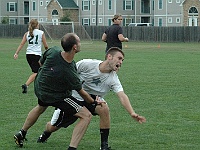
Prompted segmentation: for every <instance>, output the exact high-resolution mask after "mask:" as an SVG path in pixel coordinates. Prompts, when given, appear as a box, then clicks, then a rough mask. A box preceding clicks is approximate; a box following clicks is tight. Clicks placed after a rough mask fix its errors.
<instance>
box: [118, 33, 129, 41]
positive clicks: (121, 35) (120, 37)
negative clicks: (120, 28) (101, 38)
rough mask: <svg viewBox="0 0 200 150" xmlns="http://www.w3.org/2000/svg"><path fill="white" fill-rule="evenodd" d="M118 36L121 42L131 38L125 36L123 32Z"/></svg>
mask: <svg viewBox="0 0 200 150" xmlns="http://www.w3.org/2000/svg"><path fill="white" fill-rule="evenodd" d="M118 38H119V40H120V41H121V42H128V40H129V39H128V38H127V37H126V38H125V37H124V36H123V34H119V35H118Z"/></svg>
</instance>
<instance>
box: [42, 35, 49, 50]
mask: <svg viewBox="0 0 200 150" xmlns="http://www.w3.org/2000/svg"><path fill="white" fill-rule="evenodd" d="M42 43H43V45H44V48H45V49H46V50H47V49H48V45H47V40H46V37H45V34H44V33H43V34H42Z"/></svg>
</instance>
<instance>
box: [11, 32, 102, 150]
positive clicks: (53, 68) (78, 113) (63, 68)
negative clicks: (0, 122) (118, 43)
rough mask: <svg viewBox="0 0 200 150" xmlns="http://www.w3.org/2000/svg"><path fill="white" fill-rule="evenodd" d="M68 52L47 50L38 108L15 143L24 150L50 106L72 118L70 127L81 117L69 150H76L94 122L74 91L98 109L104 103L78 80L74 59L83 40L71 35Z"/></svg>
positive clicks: (67, 39) (66, 41)
mask: <svg viewBox="0 0 200 150" xmlns="http://www.w3.org/2000/svg"><path fill="white" fill-rule="evenodd" d="M61 45H62V48H63V50H64V51H61V50H60V49H59V48H58V47H52V48H50V49H48V50H47V51H45V53H44V54H43V56H42V57H41V59H40V64H41V67H40V69H39V71H38V74H37V76H36V79H35V84H34V85H35V94H36V96H37V98H38V105H37V106H36V107H34V108H33V109H32V110H31V111H30V112H29V114H28V116H27V118H26V121H25V123H24V125H23V127H22V129H21V130H20V131H19V132H18V133H17V134H15V135H14V139H15V143H16V144H17V145H19V146H20V147H22V146H23V142H24V139H25V136H26V133H27V131H28V129H29V128H30V127H31V126H32V125H33V124H34V123H35V122H36V121H37V119H38V117H39V116H40V115H41V114H42V113H43V112H44V111H45V110H46V108H47V107H48V106H53V107H56V108H59V109H61V110H62V111H64V113H65V114H66V115H67V116H68V118H69V119H70V121H69V124H68V125H70V124H72V123H74V122H75V121H76V120H77V119H78V118H79V119H80V121H79V123H78V124H77V125H76V126H75V128H74V131H73V134H72V139H71V142H70V145H69V148H68V150H76V148H77V147H78V144H79V143H80V141H81V139H82V137H83V135H84V133H85V131H86V129H87V127H88V125H89V122H90V120H91V117H92V115H91V113H90V112H89V111H88V110H87V108H86V107H85V106H83V104H82V103H81V102H79V101H78V100H77V99H75V98H74V97H72V96H71V91H72V90H76V91H77V92H78V93H79V94H80V96H81V97H82V98H83V99H84V100H86V101H87V102H88V103H93V104H94V105H95V106H96V105H97V104H101V103H102V102H101V101H99V100H98V98H97V99H96V101H94V99H93V98H92V97H91V96H90V95H89V94H88V93H87V92H86V91H85V90H83V89H82V83H81V81H80V79H79V77H78V74H77V69H76V64H75V62H74V60H73V59H74V56H75V54H76V53H78V52H80V39H79V37H78V36H77V35H76V34H74V33H68V34H66V35H64V36H63V37H62V39H61Z"/></svg>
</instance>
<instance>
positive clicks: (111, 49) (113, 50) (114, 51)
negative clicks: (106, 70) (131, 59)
mask: <svg viewBox="0 0 200 150" xmlns="http://www.w3.org/2000/svg"><path fill="white" fill-rule="evenodd" d="M117 52H120V53H121V54H122V55H123V57H124V56H125V55H124V52H123V51H122V50H121V49H120V48H119V47H111V48H109V49H108V51H107V52H106V56H105V60H106V59H107V56H108V54H110V55H112V56H114V55H115V54H116V53H117Z"/></svg>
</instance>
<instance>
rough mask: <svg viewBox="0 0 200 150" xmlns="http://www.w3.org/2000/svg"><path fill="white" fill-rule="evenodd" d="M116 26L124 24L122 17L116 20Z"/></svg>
mask: <svg viewBox="0 0 200 150" xmlns="http://www.w3.org/2000/svg"><path fill="white" fill-rule="evenodd" d="M114 23H115V24H121V23H122V17H118V18H117V19H115V20H114Z"/></svg>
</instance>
